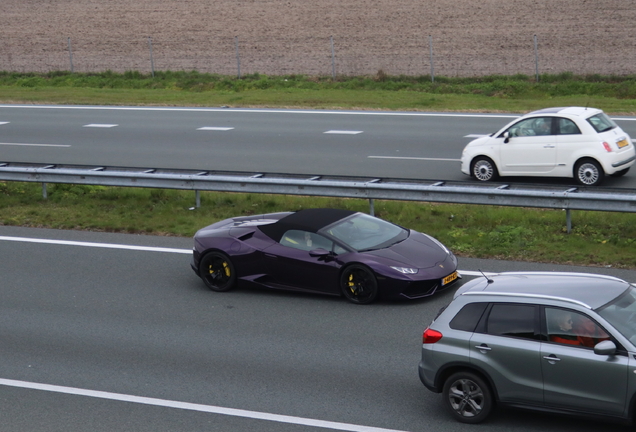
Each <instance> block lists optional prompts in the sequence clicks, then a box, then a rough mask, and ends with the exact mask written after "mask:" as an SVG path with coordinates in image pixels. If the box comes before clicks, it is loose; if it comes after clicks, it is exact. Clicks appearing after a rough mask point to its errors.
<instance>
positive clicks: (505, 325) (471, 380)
mask: <svg viewBox="0 0 636 432" xmlns="http://www.w3.org/2000/svg"><path fill="white" fill-rule="evenodd" d="M419 374H420V379H421V381H422V383H424V385H425V386H426V387H427V388H428V389H430V390H432V391H434V392H437V393H442V394H443V400H444V404H445V405H446V406H447V407H448V408H449V409H450V412H451V413H452V414H453V416H454V417H455V418H456V419H457V420H459V421H461V422H464V423H479V422H481V421H483V420H484V419H486V417H488V415H489V414H490V412H491V410H492V409H493V407H494V405H495V403H497V402H498V403H501V404H506V405H512V406H517V407H528V408H533V409H539V410H546V411H548V410H549V411H552V412H554V411H559V412H565V413H581V414H588V415H589V414H592V415H595V416H607V417H613V418H618V419H622V420H628V421H631V420H632V419H633V416H634V408H635V406H634V405H635V402H636V397H635V396H636V286H635V285H633V284H630V283H628V282H625V281H623V280H621V279H617V278H614V277H609V276H601V275H593V274H580V273H535V272H531V273H501V274H498V275H496V276H493V277H486V276H484V277H480V278H477V279H473V280H471V281H470V282H468V283H466V284H464V285H463V286H462V287H461V288H460V289H459V290H458V291H457V293H456V294H455V296H454V298H453V300H452V301H451V303H450V304H449V305H448V306H446V307H445V308H444V309H442V310H441V311H440V313H439V314H438V316H437V317H436V318H435V320H433V322H432V323H431V324H430V325H429V327H428V328H427V329H426V330H425V331H424V334H423V345H422V360H421V362H420V364H419Z"/></svg>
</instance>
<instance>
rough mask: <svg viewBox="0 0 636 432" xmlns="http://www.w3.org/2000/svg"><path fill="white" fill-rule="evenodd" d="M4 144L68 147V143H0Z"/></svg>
mask: <svg viewBox="0 0 636 432" xmlns="http://www.w3.org/2000/svg"><path fill="white" fill-rule="evenodd" d="M0 145H4V146H27V147H70V145H69V144H31V143H0Z"/></svg>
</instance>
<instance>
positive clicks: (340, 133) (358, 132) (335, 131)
mask: <svg viewBox="0 0 636 432" xmlns="http://www.w3.org/2000/svg"><path fill="white" fill-rule="evenodd" d="M323 133H326V134H336V135H358V134H361V133H362V131H353V130H328V131H325V132H323Z"/></svg>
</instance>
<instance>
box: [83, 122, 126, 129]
mask: <svg viewBox="0 0 636 432" xmlns="http://www.w3.org/2000/svg"><path fill="white" fill-rule="evenodd" d="M116 126H119V125H116V124H101V123H91V124H87V125H84V127H87V128H114V127H116Z"/></svg>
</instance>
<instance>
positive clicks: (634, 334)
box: [597, 285, 636, 344]
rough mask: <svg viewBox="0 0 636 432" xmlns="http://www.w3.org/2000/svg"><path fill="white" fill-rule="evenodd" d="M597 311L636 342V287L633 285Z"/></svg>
mask: <svg viewBox="0 0 636 432" xmlns="http://www.w3.org/2000/svg"><path fill="white" fill-rule="evenodd" d="M597 312H598V314H599V315H600V316H602V317H603V318H605V319H606V320H607V321H609V323H610V324H612V325H613V326H614V328H615V329H616V330H618V331H619V332H621V334H622V335H623V336H625V337H626V338H627V339H629V340H630V341H631V342H632V343H633V344H636V288H635V287H634V286H633V285H632V286H631V287H630V288H629V289H628V290H627V291H625V292H624V293H623V294H621V295H620V296H618V297H617V298H616V299H614V300H613V301H612V302H610V303H609V304H607V305H605V306H603V307H601V308H600V309H599V310H597Z"/></svg>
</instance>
